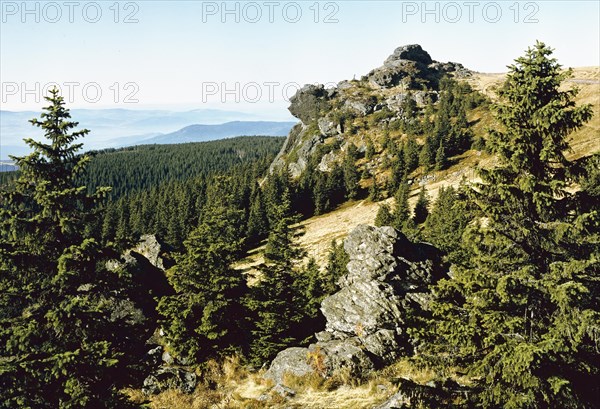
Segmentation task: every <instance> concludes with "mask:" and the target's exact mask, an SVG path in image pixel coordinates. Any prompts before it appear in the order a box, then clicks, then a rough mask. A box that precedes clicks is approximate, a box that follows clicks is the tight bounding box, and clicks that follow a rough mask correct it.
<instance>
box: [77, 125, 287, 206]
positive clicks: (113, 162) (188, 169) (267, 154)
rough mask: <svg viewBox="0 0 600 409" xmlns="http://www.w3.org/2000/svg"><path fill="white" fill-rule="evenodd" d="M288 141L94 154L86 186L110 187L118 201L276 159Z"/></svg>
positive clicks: (241, 141) (258, 139)
mask: <svg viewBox="0 0 600 409" xmlns="http://www.w3.org/2000/svg"><path fill="white" fill-rule="evenodd" d="M283 141H284V138H280V137H261V136H254V137H238V138H231V139H223V140H219V141H211V142H198V143H185V144H176V145H141V146H133V147H128V148H121V149H106V150H102V151H94V152H90V153H89V155H90V156H91V157H92V160H91V161H90V164H89V168H88V170H87V172H86V174H85V176H84V178H83V180H82V183H83V184H84V185H85V186H87V187H88V189H89V190H90V191H94V190H95V189H96V187H98V186H110V187H111V188H112V190H111V197H112V198H113V199H118V198H120V197H122V196H124V195H127V194H131V193H134V192H139V191H144V190H150V189H152V188H156V187H157V186H161V185H164V184H166V183H168V182H173V181H185V180H187V179H194V178H204V179H206V178H208V177H210V176H212V175H216V174H221V173H225V172H227V171H229V170H230V169H231V168H233V167H235V166H238V165H242V164H248V163H252V162H255V161H257V160H265V159H268V158H273V157H274V156H275V154H277V152H278V151H279V149H280V148H281V145H282V144H283Z"/></svg>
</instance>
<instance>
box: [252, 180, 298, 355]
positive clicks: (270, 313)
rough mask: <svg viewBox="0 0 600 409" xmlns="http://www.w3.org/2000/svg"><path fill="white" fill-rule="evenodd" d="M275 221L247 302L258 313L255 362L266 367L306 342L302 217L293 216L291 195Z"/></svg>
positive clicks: (275, 212)
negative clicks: (300, 277)
mask: <svg viewBox="0 0 600 409" xmlns="http://www.w3.org/2000/svg"><path fill="white" fill-rule="evenodd" d="M272 211H273V215H274V220H277V222H276V223H275V224H274V225H273V226H272V227H271V231H270V233H269V238H268V240H267V245H266V248H265V251H264V257H265V263H264V264H262V265H261V266H260V267H259V269H260V272H261V280H260V282H259V284H258V285H256V286H254V287H253V288H252V292H251V293H250V297H249V299H248V301H247V303H248V306H249V308H250V309H251V310H252V311H253V312H254V314H255V317H254V329H253V330H252V344H251V346H250V348H251V350H250V352H251V361H252V362H253V363H255V364H259V365H262V364H263V363H265V362H266V361H268V360H270V359H272V358H274V356H275V354H276V353H277V352H279V351H280V350H282V349H284V348H285V347H287V346H289V345H291V344H293V343H297V342H299V341H300V340H301V339H304V337H305V334H306V328H301V326H300V324H301V322H302V320H303V318H304V307H305V304H304V303H305V302H306V300H305V298H304V295H303V294H302V290H301V286H300V285H298V283H297V279H298V278H297V269H296V264H297V262H298V260H300V259H301V258H302V257H303V255H304V251H303V250H302V249H301V248H300V247H299V246H298V244H297V243H296V236H297V231H296V229H295V228H294V227H292V225H293V224H295V223H297V222H298V217H297V216H296V215H294V214H293V213H292V210H291V202H290V195H289V192H288V191H287V190H286V191H284V193H283V196H282V198H281V200H280V204H278V205H276V206H275V207H274V208H273V209H272Z"/></svg>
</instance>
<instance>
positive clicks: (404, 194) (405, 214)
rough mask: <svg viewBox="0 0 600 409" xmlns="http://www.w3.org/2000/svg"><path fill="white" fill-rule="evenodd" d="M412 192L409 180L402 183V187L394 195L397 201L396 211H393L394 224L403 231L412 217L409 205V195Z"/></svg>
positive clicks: (393, 225)
mask: <svg viewBox="0 0 600 409" xmlns="http://www.w3.org/2000/svg"><path fill="white" fill-rule="evenodd" d="M409 194H410V186H409V185H408V181H407V180H403V181H402V183H400V187H399V188H398V190H397V191H396V194H395V195H394V200H395V202H396V204H395V206H394V212H393V213H392V224H390V226H392V227H394V228H395V229H396V230H399V231H403V230H404V228H405V227H406V222H407V221H408V220H409V219H410V208H409V207H408V196H409Z"/></svg>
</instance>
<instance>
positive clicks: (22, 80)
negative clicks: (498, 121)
mask: <svg viewBox="0 0 600 409" xmlns="http://www.w3.org/2000/svg"><path fill="white" fill-rule="evenodd" d="M74 3H75V5H72V6H68V5H66V4H65V2H63V1H56V2H36V1H32V2H28V3H27V4H26V8H27V9H26V10H25V9H24V8H23V3H22V2H21V1H6V0H1V1H0V5H1V10H2V16H1V20H0V24H1V28H0V80H1V82H2V92H3V95H2V101H1V106H0V108H1V109H4V110H30V109H33V110H39V108H40V107H41V106H42V105H43V104H42V103H36V102H35V94H40V93H41V90H42V89H43V88H44V86H45V85H46V84H48V83H50V82H56V83H58V84H63V87H65V85H64V84H66V83H71V82H75V83H77V84H78V85H71V87H72V88H71V90H72V91H71V92H72V97H73V101H72V103H71V104H70V106H71V107H78V108H106V107H122V108H133V109H136V108H148V107H159V108H166V109H176V110H181V109H194V108H209V107H210V108H217V109H229V110H242V111H249V112H256V113H260V114H261V115H263V116H264V117H265V118H272V119H279V118H281V119H282V118H287V116H288V114H287V112H286V110H285V107H286V106H287V102H286V101H285V98H284V94H285V92H286V91H287V94H293V92H294V90H295V89H296V85H295V84H305V83H315V82H319V83H328V82H338V81H340V80H343V79H351V78H352V77H353V76H356V77H359V76H361V75H364V74H366V73H367V72H368V71H369V70H370V69H372V68H375V67H377V66H379V65H381V64H382V62H383V60H384V59H385V58H386V57H387V56H388V55H389V54H390V53H391V52H392V51H393V50H394V48H396V47H398V46H400V45H404V44H412V43H418V44H421V45H422V46H423V48H424V49H425V50H427V51H428V52H429V53H430V54H431V56H432V58H433V59H435V60H438V61H456V62H461V63H463V64H464V65H465V66H466V67H468V68H470V69H473V70H476V71H482V72H502V71H505V70H506V68H505V67H506V65H508V64H510V63H511V62H512V60H513V59H514V58H516V57H518V56H520V55H522V54H523V51H524V50H525V49H526V48H527V47H528V46H530V45H532V44H533V43H534V42H535V40H536V39H539V40H541V41H544V42H546V43H547V44H549V45H550V46H552V47H553V48H555V50H556V51H555V56H556V57H557V58H558V59H559V61H560V62H561V63H562V64H563V65H565V66H572V67H576V66H592V65H594V66H597V65H600V57H599V50H600V44H599V38H600V21H599V20H600V9H599V2H598V1H536V2H525V1H522V2H516V1H497V2H489V1H474V2H463V1H457V2H444V1H442V2H427V3H424V2H421V1H416V2H410V1H408V2H407V1H337V2H327V1H321V2H315V1H296V2H289V1H272V2H268V1H256V2H228V3H227V4H225V7H223V4H224V3H223V2H221V1H218V2H202V1H170V2H162V1H135V2H118V3H117V2H115V1H97V2H89V1H75V2H74ZM225 8H227V10H225ZM317 10H318V13H317ZM98 12H101V15H99V14H98ZM117 12H118V13H117ZM298 12H300V13H301V15H300V14H298ZM259 13H260V15H259ZM127 18H128V20H129V21H131V22H129V23H126V22H125V20H127ZM36 19H37V20H38V21H36ZM236 19H238V20H239V22H237V21H236ZM270 19H272V20H273V21H272V22H271V21H269V20H270ZM115 20H116V22H115ZM295 20H297V21H296V22H294V21H295ZM436 20H437V21H436ZM94 21H96V22H94ZM36 84H39V88H40V89H39V91H38V90H36ZM90 84H91V85H90ZM115 84H117V85H116V86H115ZM236 84H237V85H236ZM268 84H270V85H268ZM83 86H87V88H86V93H87V94H86V95H84V91H83ZM236 86H237V90H236ZM27 89H29V90H32V91H31V93H30V94H28V93H27V92H26V90H27ZM117 89H118V90H119V92H118V94H117ZM97 90H100V91H101V92H102V97H101V98H96V91H97ZM227 90H232V91H231V92H230V93H227ZM258 91H260V92H261V95H260V96H259V94H257V92H258ZM269 92H272V93H273V95H272V97H271V96H270V95H269ZM128 95H129V96H130V98H129V100H130V101H131V100H133V101H134V102H133V103H124V102H125V100H126V97H127V96H128ZM236 98H239V102H236V101H235V99H236ZM96 99H98V100H97V101H96ZM115 101H116V102H115ZM135 101H137V102H135ZM223 101H225V102H223Z"/></svg>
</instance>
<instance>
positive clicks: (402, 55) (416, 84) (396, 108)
mask: <svg viewBox="0 0 600 409" xmlns="http://www.w3.org/2000/svg"><path fill="white" fill-rule="evenodd" d="M444 75H452V76H455V77H459V78H463V77H466V76H469V75H470V71H469V70H467V69H465V68H464V67H463V66H462V65H460V64H457V63H451V62H448V63H440V62H437V61H434V60H433V59H432V58H431V56H430V55H429V53H427V51H425V50H423V49H422V48H421V46H420V45H416V44H413V45H406V46H402V47H398V48H397V49H396V50H394V52H393V53H392V54H391V55H390V56H389V57H388V58H387V59H386V60H385V61H384V63H383V65H382V66H381V67H378V68H376V69H374V70H372V71H370V72H369V73H368V74H367V75H365V76H363V77H362V78H361V79H360V80H353V81H341V82H340V83H338V84H337V86H336V87H333V88H325V87H324V86H323V85H321V84H318V85H305V86H304V87H302V88H301V89H300V90H298V92H297V93H296V95H294V96H293V97H292V98H290V106H289V108H288V109H289V111H290V112H291V113H292V115H294V116H295V117H296V118H298V119H299V120H300V123H299V124H298V125H296V126H295V127H294V128H293V129H292V130H291V131H290V133H289V136H288V138H287V140H286V142H285V143H284V146H283V147H282V149H281V151H280V152H279V154H278V155H277V157H276V158H275V161H274V162H273V164H272V165H271V168H270V171H271V172H274V171H278V170H280V169H284V168H286V167H287V170H288V171H289V173H290V174H291V176H292V177H293V178H297V177H299V176H300V175H301V174H302V172H303V171H304V170H305V169H306V167H307V164H308V163H309V159H310V157H311V155H312V154H313V153H314V152H315V151H316V150H317V147H318V146H319V145H321V144H323V143H325V142H326V140H327V139H328V138H332V137H340V136H341V137H344V136H347V132H350V133H351V132H352V131H351V129H348V128H349V126H347V125H348V123H345V121H350V122H351V121H352V119H349V118H350V117H352V118H366V117H368V116H370V115H373V114H376V113H378V112H379V111H383V110H385V111H386V115H383V116H381V118H378V119H377V120H376V121H375V122H377V121H379V122H380V123H382V124H384V123H387V122H389V121H391V120H392V119H400V120H407V121H408V120H411V118H405V115H404V113H403V111H402V102H403V101H404V100H405V99H406V98H412V99H414V100H415V102H416V103H417V105H419V106H423V105H426V104H430V103H435V102H436V101H437V99H438V94H437V90H438V88H439V81H440V79H441V78H442V77H443V76H444ZM350 122H349V123H350ZM371 122H373V121H371ZM338 153H339V152H338ZM330 162H331V161H330ZM329 169H330V168H329V167H328V166H320V167H319V171H323V172H328V171H329Z"/></svg>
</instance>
